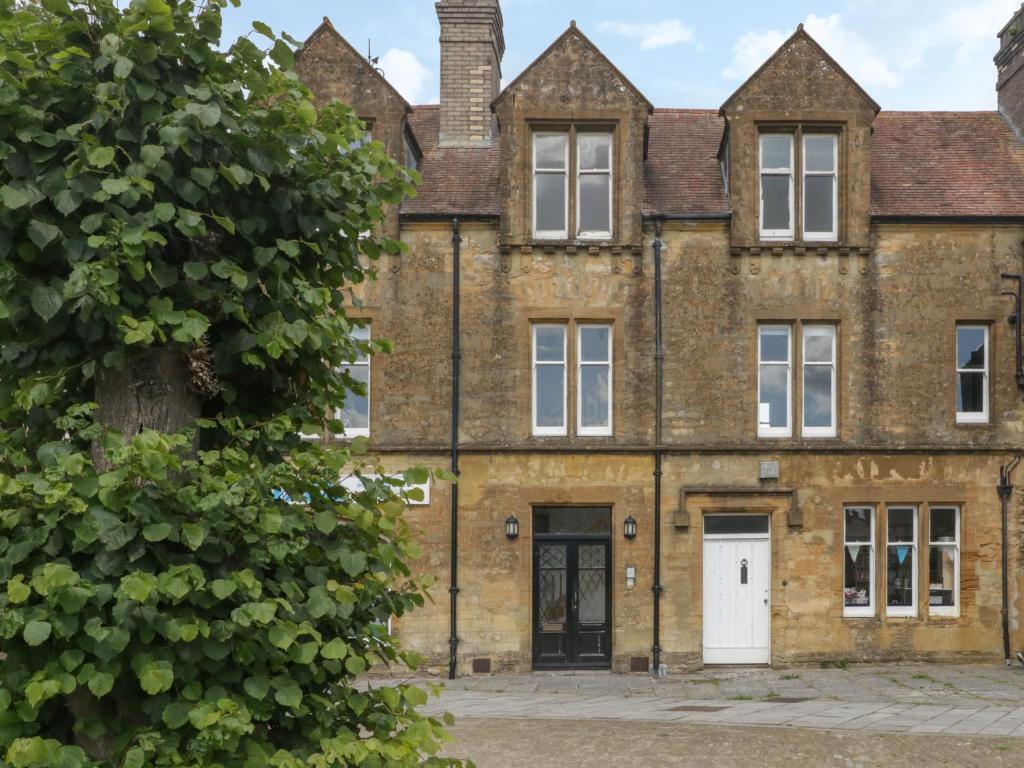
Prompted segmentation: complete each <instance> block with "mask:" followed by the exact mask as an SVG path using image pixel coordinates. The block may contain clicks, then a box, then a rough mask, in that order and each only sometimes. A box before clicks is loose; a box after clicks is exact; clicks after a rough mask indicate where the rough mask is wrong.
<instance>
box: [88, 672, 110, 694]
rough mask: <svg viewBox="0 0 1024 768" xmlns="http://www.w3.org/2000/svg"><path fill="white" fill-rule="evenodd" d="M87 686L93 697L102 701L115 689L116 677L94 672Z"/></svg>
mask: <svg viewBox="0 0 1024 768" xmlns="http://www.w3.org/2000/svg"><path fill="white" fill-rule="evenodd" d="M87 685H88V686H89V690H90V691H92V695H93V696H95V697H96V698H97V699H102V698H103V697H104V696H106V695H107V694H108V693H110V691H111V690H112V689H113V687H114V676H113V675H108V674H107V673H106V672H93V674H92V677H90V678H89V682H88V683H87Z"/></svg>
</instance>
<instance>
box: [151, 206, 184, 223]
mask: <svg viewBox="0 0 1024 768" xmlns="http://www.w3.org/2000/svg"><path fill="white" fill-rule="evenodd" d="M177 211H178V209H177V208H175V207H174V204H173V203H157V204H156V205H154V206H153V217H154V218H155V219H156V220H157V221H159V222H160V223H161V224H166V223H167V222H168V221H170V220H171V219H173V218H174V215H175V214H176V213H177Z"/></svg>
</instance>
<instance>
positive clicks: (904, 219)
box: [871, 214, 1024, 224]
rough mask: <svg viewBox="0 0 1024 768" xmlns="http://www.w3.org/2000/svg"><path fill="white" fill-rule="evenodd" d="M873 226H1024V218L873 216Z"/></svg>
mask: <svg viewBox="0 0 1024 768" xmlns="http://www.w3.org/2000/svg"><path fill="white" fill-rule="evenodd" d="M871 222H872V223H873V224H1024V216H984V215H970V216H921V215H912V216H906V215H888V214H872V216H871Z"/></svg>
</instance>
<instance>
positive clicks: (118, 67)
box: [114, 56, 135, 80]
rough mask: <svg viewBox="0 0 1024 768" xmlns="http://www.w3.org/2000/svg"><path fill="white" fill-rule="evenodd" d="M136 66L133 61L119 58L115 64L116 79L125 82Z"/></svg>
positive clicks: (122, 57)
mask: <svg viewBox="0 0 1024 768" xmlns="http://www.w3.org/2000/svg"><path fill="white" fill-rule="evenodd" d="M134 66H135V64H134V62H132V60H131V59H126V58H125V57H124V56H118V57H117V60H116V61H115V62H114V77H115V78H117V79H118V80H124V79H125V78H126V77H128V75H130V74H131V73H132V68H133V67H134Z"/></svg>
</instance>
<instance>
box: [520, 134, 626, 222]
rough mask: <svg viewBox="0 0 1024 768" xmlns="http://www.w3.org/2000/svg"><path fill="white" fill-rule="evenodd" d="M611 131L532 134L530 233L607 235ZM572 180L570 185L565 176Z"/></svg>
mask: <svg viewBox="0 0 1024 768" xmlns="http://www.w3.org/2000/svg"><path fill="white" fill-rule="evenodd" d="M612 175H613V171H612V134H611V133H608V132H601V131H584V130H580V129H576V128H572V129H570V130H566V131H536V132H534V134H533V236H534V237H536V238H537V239H538V240H566V239H568V238H569V236H570V235H569V233H570V232H572V233H573V234H572V236H573V237H574V238H577V239H580V240H608V239H610V238H611V236H612ZM570 178H571V179H574V180H575V183H574V184H573V185H572V187H571V188H570V185H569V179H570Z"/></svg>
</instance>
